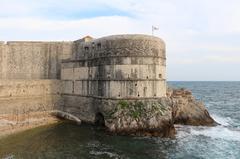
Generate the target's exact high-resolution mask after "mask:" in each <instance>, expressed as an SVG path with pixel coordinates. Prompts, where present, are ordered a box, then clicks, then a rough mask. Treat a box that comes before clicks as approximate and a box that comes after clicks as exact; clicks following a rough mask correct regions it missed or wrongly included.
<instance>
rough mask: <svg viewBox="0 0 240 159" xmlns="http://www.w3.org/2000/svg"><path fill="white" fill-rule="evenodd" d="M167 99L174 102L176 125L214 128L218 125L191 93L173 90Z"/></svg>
mask: <svg viewBox="0 0 240 159" xmlns="http://www.w3.org/2000/svg"><path fill="white" fill-rule="evenodd" d="M167 97H168V98H169V99H170V100H171V101H172V116H173V121H174V124H183V125H193V126H214V125H217V123H216V122H215V121H214V120H213V118H212V117H211V116H210V115H209V113H208V111H207V109H206V107H205V106H204V104H203V103H202V102H199V101H197V100H196V99H195V98H194V97H193V95H192V93H191V91H189V90H186V89H183V88H182V89H171V88H169V89H168V91H167Z"/></svg>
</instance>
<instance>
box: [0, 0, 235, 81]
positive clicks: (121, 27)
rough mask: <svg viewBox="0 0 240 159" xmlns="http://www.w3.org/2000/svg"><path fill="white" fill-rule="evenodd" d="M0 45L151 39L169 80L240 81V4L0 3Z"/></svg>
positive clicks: (210, 0)
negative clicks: (159, 46) (159, 43)
mask: <svg viewBox="0 0 240 159" xmlns="http://www.w3.org/2000/svg"><path fill="white" fill-rule="evenodd" d="M0 4H1V5H0V41H15V40H44V41H45V40H46V41H47V40H58V41H73V40H77V39H80V38H82V37H84V36H86V35H91V36H92V37H94V38H99V37H102V36H107V35H113V34H149V35H151V28H152V25H154V26H156V27H158V28H159V30H158V31H155V32H154V35H155V36H157V37H160V38H162V39H163V40H164V41H165V43H166V48H167V50H166V53H167V80H169V81H240V9H239V8H240V1H239V0H0Z"/></svg>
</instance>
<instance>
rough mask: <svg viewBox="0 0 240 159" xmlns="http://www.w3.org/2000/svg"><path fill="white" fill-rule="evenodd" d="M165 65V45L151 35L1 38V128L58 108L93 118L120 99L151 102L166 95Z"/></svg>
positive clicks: (78, 116)
mask: <svg viewBox="0 0 240 159" xmlns="http://www.w3.org/2000/svg"><path fill="white" fill-rule="evenodd" d="M165 69H166V55H165V44H164V42H163V41H162V40H161V39H159V38H157V37H153V36H148V35H114V36H108V37H103V38H100V39H93V38H91V37H90V36H87V37H85V38H83V39H80V40H77V41H72V42H37V41H36V42H31V41H29V42H28V41H19V42H18V41H12V42H6V43H4V42H0V127H1V124H2V123H5V124H6V123H12V122H16V120H19V119H20V118H21V119H23V116H26V114H27V113H28V114H29V113H39V112H51V111H54V110H58V111H63V112H66V113H70V114H72V115H73V116H75V117H77V118H79V119H81V120H82V121H86V122H91V123H93V122H95V121H96V118H97V115H98V114H99V113H100V114H101V115H103V116H105V115H106V114H105V112H106V110H108V109H111V107H114V105H113V104H114V103H115V104H116V103H117V102H119V101H121V100H129V101H133V100H140V101H145V102H147V101H149V102H150V103H151V102H152V101H155V100H156V99H159V98H162V97H166V74H165ZM9 116H13V117H12V118H9ZM30 116H31V115H30Z"/></svg>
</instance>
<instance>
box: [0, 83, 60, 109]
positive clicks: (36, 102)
mask: <svg viewBox="0 0 240 159" xmlns="http://www.w3.org/2000/svg"><path fill="white" fill-rule="evenodd" d="M0 88H1V89H0V103H1V104H0V114H14V113H15V112H18V113H19V114H22V113H25V112H35V111H49V110H53V109H60V108H61V107H62V105H63V103H62V100H61V91H62V84H61V81H59V80H1V81H0Z"/></svg>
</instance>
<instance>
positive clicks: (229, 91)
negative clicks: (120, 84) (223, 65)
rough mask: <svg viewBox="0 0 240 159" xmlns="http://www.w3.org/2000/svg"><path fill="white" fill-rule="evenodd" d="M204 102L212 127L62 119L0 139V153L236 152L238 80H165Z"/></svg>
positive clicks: (92, 158)
mask: <svg viewBox="0 0 240 159" xmlns="http://www.w3.org/2000/svg"><path fill="white" fill-rule="evenodd" d="M169 84H170V85H172V86H174V87H185V88H188V89H190V90H192V92H193V94H194V95H195V96H196V98H197V99H199V100H202V101H204V102H205V104H206V107H207V108H208V110H209V112H210V114H211V115H212V116H213V118H214V119H215V120H216V121H218V122H219V123H221V124H222V125H221V126H217V127H192V126H177V127H178V128H177V129H178V133H177V135H176V138H175V139H161V138H149V137H145V138H142V137H128V136H117V135H111V134H108V133H106V132H105V131H104V130H103V129H101V128H99V127H94V126H90V125H80V126H79V125H75V124H72V123H66V122H62V123H59V124H53V125H49V126H44V127H40V128H36V129H33V130H29V131H25V132H22V133H18V134H15V135H11V136H9V137H7V138H4V139H1V140H0V158H31V159H32V158H70V159H74V158H83V159H85V158H86V159H88V158H89V159H99V158H100V159H111V158H113V159H118V158H122V159H158V158H160V159H161V158H163V159H164V158H184V159H185V158H187V159H188V158H189V159H194V158H199V159H201V158H202V159H205V158H206V159H221V158H223V159H225V158H227V159H238V158H240V82H169Z"/></svg>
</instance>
